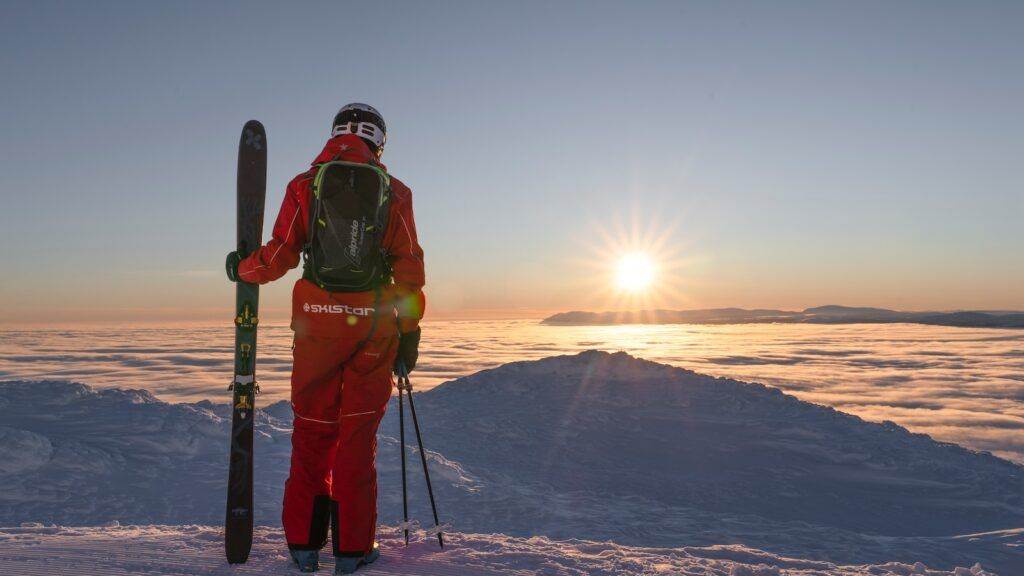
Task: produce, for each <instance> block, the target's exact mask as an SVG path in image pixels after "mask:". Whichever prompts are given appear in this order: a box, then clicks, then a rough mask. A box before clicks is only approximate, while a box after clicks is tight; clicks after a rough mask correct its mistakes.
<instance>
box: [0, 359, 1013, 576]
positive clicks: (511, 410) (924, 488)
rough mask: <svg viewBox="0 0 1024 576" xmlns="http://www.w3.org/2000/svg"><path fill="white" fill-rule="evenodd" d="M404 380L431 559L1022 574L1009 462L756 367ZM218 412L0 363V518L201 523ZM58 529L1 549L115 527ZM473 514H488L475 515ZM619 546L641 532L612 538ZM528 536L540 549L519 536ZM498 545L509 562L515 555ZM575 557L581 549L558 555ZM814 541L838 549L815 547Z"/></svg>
mask: <svg viewBox="0 0 1024 576" xmlns="http://www.w3.org/2000/svg"><path fill="white" fill-rule="evenodd" d="M416 402H417V408H418V409H419V412H420V415H421V418H422V420H423V422H422V424H423V432H424V439H425V442H426V444H427V448H428V454H427V456H428V460H429V461H430V466H431V476H432V477H433V478H434V485H435V490H436V492H437V495H438V502H439V507H440V511H441V515H442V521H453V524H454V525H455V529H456V530H457V531H459V532H461V533H462V534H460V535H458V536H457V538H458V539H460V540H459V541H460V542H463V543H468V544H466V546H465V549H464V550H463V551H462V552H456V551H453V552H452V555H451V556H450V557H449V556H445V559H443V560H437V562H441V563H442V564H443V563H444V562H455V561H456V559H459V558H463V556H465V558H477V559H479V558H491V560H493V563H492V564H486V563H485V564H486V565H485V564H480V569H481V570H484V569H487V570H499V571H498V572H494V573H500V574H508V573H516V572H514V570H516V569H518V570H526V572H522V573H550V574H588V573H595V574H632V573H638V572H635V570H637V569H638V568H637V567H636V566H632V567H626V566H625V565H622V566H620V565H617V564H616V565H608V567H601V566H600V565H599V564H595V563H594V562H597V560H594V559H589V560H585V561H584V560H580V555H581V554H582V553H581V552H580V549H578V547H580V546H583V547H584V549H586V550H596V551H597V552H595V554H597V555H598V556H600V557H601V558H603V559H605V560H607V557H612V556H615V555H616V554H619V555H622V556H624V557H625V558H626V559H628V558H632V557H633V556H637V557H648V556H649V557H650V558H651V560H650V562H651V566H660V565H662V564H664V566H666V567H667V568H666V571H663V572H657V571H650V572H648V573H652V574H658V573H667V574H674V573H681V574H689V573H695V574H697V573H699V574H730V575H736V576H746V575H747V574H756V575H760V574H783V573H792V574H804V573H806V574H869V573H870V574H890V573H891V574H901V575H909V574H914V572H912V571H907V569H906V566H913V565H914V563H915V562H918V561H920V562H923V563H925V564H927V565H928V566H932V567H938V568H942V569H945V570H947V571H951V570H953V569H954V568H955V567H957V566H960V567H964V566H972V565H974V564H975V563H977V562H980V563H981V565H982V566H984V567H985V569H986V570H990V571H992V570H994V571H995V572H998V573H1000V574H1003V575H1005V576H1016V575H1019V574H1024V468H1022V467H1021V466H1019V465H1016V464H1013V463H1010V462H1007V461H1004V460H1000V459H998V458H995V457H993V456H991V455H988V454H982V453H977V452H972V451H970V450H966V449H964V448H961V447H958V446H954V445H950V444H943V443H938V442H935V441H933V440H931V439H930V438H928V437H926V436H923V435H920V434H912V433H910V432H908V431H906V430H905V429H903V428H900V427H899V426H896V425H894V424H892V423H884V424H874V423H869V422H865V421H863V420H861V419H859V418H856V417H853V416H850V415H847V414H843V413H840V412H837V411H835V410H832V409H831V408H826V407H822V406H815V405H811V404H807V403H805V402H800V401H798V400H796V399H795V398H793V397H790V396H787V395H785V394H782V393H781V392H779V391H778V390H776V389H772V388H768V387H765V386H761V385H757V384H746V383H742V382H737V381H734V380H727V379H716V378H712V377H708V376H703V375H700V374H695V373H693V372H689V371H686V370H682V369H678V368H672V367H669V366H664V365H660V364H655V363H653V362H648V361H644V360H638V359H635V358H632V357H630V356H628V355H626V354H622V353H619V354H607V353H602V352H585V353H581V354H578V355H574V356H561V357H552V358H547V359H543V360H539V361H532V362H517V363H512V364H508V365H505V366H502V367H500V368H497V369H493V370H486V371H483V372H480V373H478V374H475V375H473V376H469V377H466V378H462V379H459V380H456V381H453V382H450V383H447V384H445V385H442V386H440V387H438V388H436V389H434V390H431V391H428V392H422V393H417V397H416ZM228 416H229V411H228V409H227V406H226V405H221V404H213V403H211V402H208V401H203V402H198V403H195V404H168V403H165V402H161V401H159V400H157V399H156V398H154V397H153V396H152V395H151V394H150V393H148V392H145V391H138V390H134V391H133V390H119V389H106V390H94V389H91V388H89V387H88V386H85V385H82V384H72V383H67V382H8V383H0V526H4V525H6V526H18V525H20V524H22V523H25V522H42V523H46V524H55V525H64V526H68V525H72V526H102V525H104V524H106V523H110V522H120V523H122V524H139V525H151V524H161V525H166V524H176V525H192V524H198V525H207V526H219V525H220V523H221V522H222V516H223V506H224V500H223V498H224V483H225V480H226V466H227V443H228V428H229V425H230V422H229V418H228ZM290 424H291V410H290V407H289V405H288V404H287V403H285V402H278V403H275V404H272V405H270V406H266V407H265V408H264V409H262V410H259V411H258V413H257V428H256V464H255V465H256V484H255V493H256V496H255V503H256V521H257V523H258V524H263V525H276V524H277V522H278V518H279V517H280V501H281V491H282V487H283V483H284V479H285V476H286V474H287V467H288V458H289V454H290V432H291V430H290ZM396 436H397V415H396V413H395V410H394V409H391V410H389V413H388V415H387V416H386V418H385V421H384V423H383V425H382V428H381V435H380V437H379V444H380V446H379V450H378V471H379V477H380V489H379V506H380V518H381V521H382V522H385V523H395V522H397V521H398V520H399V519H400V517H401V512H400V511H401V492H400V477H399V458H398V453H397V452H398V442H397V440H396V439H395V437H396ZM407 450H408V451H409V454H408V457H409V462H410V464H411V467H410V473H409V479H410V496H411V501H410V504H411V513H412V517H413V518H418V519H419V520H420V521H421V522H423V521H424V520H425V519H427V518H430V514H429V506H428V505H427V502H426V498H425V487H424V485H423V483H422V475H421V474H420V470H419V467H418V462H419V456H418V454H417V453H416V452H415V450H414V449H413V448H411V447H408V448H407ZM76 530H78V529H70V528H62V529H58V528H47V529H35V528H31V529H29V528H26V529H24V530H20V531H19V530H17V529H15V530H8V531H6V532H5V534H7V535H6V536H5V537H4V538H2V539H0V557H3V558H6V560H4V561H8V562H15V563H16V562H19V561H24V562H25V566H29V565H31V563H32V562H35V560H32V559H31V558H29V557H28V556H25V557H21V556H17V555H18V554H24V550H29V549H31V550H47V549H49V550H51V551H53V550H56V551H55V552H52V554H53V555H56V557H57V559H56V560H54V561H58V560H59V561H65V560H68V559H70V560H71V561H73V559H74V555H75V553H74V552H72V550H73V548H68V551H67V552H62V551H60V550H59V546H58V544H57V543H58V542H61V541H64V540H66V541H67V542H69V543H72V542H81V545H82V546H85V547H86V548H85V549H84V550H87V549H88V547H89V546H94V547H97V548H96V550H100V549H101V544H102V542H104V541H107V542H110V541H111V539H113V541H114V542H117V543H121V542H123V538H122V539H118V538H116V537H115V536H117V535H120V536H123V537H124V538H128V537H129V536H131V535H132V534H135V532H131V531H130V530H129V529H127V528H125V529H121V528H118V529H116V530H113V529H111V530H108V532H110V534H111V535H108V536H104V534H103V530H102V529H100V530H97V531H92V532H90V531H89V530H85V529H84V528H83V529H82V530H81V531H76ZM133 530H136V531H137V533H138V534H140V535H141V536H140V537H146V536H145V535H146V534H149V533H150V532H152V531H157V532H159V531H161V530H163V531H164V532H166V533H167V534H170V535H171V536H172V538H171V543H170V544H168V546H171V548H168V549H167V550H170V549H173V548H175V547H176V548H179V549H182V550H191V549H192V548H196V547H198V548H202V547H203V546H207V545H208V546H209V547H210V549H211V550H213V549H215V550H216V552H217V553H218V554H216V555H213V556H211V558H220V556H219V554H220V550H221V548H220V546H221V545H220V539H219V538H220V537H219V529H218V530H214V529H212V528H208V529H207V528H204V529H199V528H197V529H195V531H196V534H197V536H195V538H192V537H191V536H190V534H189V533H190V531H189V530H186V529H183V528H180V527H179V528H174V527H168V528H162V529H161V528H139V529H133ZM211 530H214V531H215V532H216V533H217V536H216V537H215V538H214V537H212V536H210V534H209V532H210V531H211ZM489 533H500V534H499V535H497V536H490V537H485V536H480V534H489ZM175 534H177V535H176V536H175ZM204 534H205V536H202V535H204ZM262 534H263V536H261V538H262V540H261V544H260V545H259V546H258V547H257V548H258V550H262V551H263V552H260V554H258V558H257V559H258V562H264V563H267V562H269V564H259V565H260V566H270V567H272V566H274V565H275V564H274V562H277V561H278V560H280V559H278V560H275V558H276V556H273V554H278V555H280V550H283V546H280V541H279V540H278V539H276V538H277V536H276V532H275V531H274V530H270V531H264V532H262ZM506 535H507V536H506ZM51 536H52V537H53V538H54V539H55V540H53V541H52V542H51V541H49V540H47V538H50V537H51ZM200 536H202V537H200ZM531 536H543V537H544V538H543V539H540V540H537V539H534V540H530V542H535V543H537V547H536V548H535V549H534V550H533V551H531V550H530V549H528V548H527V549H524V547H525V546H526V545H524V544H522V542H523V541H521V540H519V539H518V538H526V537H531ZM76 538H77V540H76ZM104 538H107V540H104ZM153 538H154V539H155V538H156V537H155V536H154V537H153ZM190 538H191V539H190ZM203 538H206V539H208V540H210V542H207V543H206V544H203V542H205V540H203ZM548 538H549V539H551V540H547V539H548ZM576 539H584V540H590V541H607V542H614V543H615V544H601V545H597V544H593V545H592V544H583V543H580V542H578V541H576ZM385 541H387V540H385ZM47 542H50V543H49V544H47ZM89 542H94V543H93V544H90V543H89ZM22 544H24V546H22ZM69 545H70V544H69ZM8 546H12V547H14V548H12V550H14V552H10V553H8ZM47 546H50V548H47ZM260 546H263V547H262V548H260ZM275 546H277V548H276V550H277V551H276V552H273V551H272V550H273V549H274V548H275ZM637 546H657V547H660V548H659V549H657V551H655V552H650V550H651V549H648V548H645V549H643V550H647V552H645V551H640V550H639V549H636V548H628V547H637ZM680 546H699V547H704V548H700V550H703V552H701V553H700V555H699V556H700V558H703V559H704V560H709V558H710V555H713V554H715V553H716V552H709V551H708V550H715V549H718V548H714V547H715V546H718V547H721V546H727V547H728V546H733V547H739V548H721V549H722V550H727V552H723V554H725V553H727V554H739V552H737V550H743V552H742V553H743V554H744V555H746V556H745V557H748V559H747V560H738V557H736V556H728V557H727V558H726V559H728V560H730V561H733V562H742V564H736V565H735V566H727V565H722V566H721V567H715V568H707V567H705V568H704V570H705V571H704V572H685V571H683V572H679V571H673V570H677V569H678V570H683V569H685V570H691V569H692V570H697V569H698V568H696V564H692V563H691V564H692V565H691V564H682V565H681V566H682V568H679V567H678V566H676V565H675V564H672V562H675V561H676V560H678V557H679V556H680V553H679V552H678V551H679V550H680V548H679V547H680ZM153 547H154V548H153V550H154V551H153V552H152V553H153V554H154V555H156V556H159V555H160V554H162V553H166V552H167V550H164V551H161V549H159V546H157V544H156V543H155V541H154V543H153ZM421 548H422V547H420V548H417V550H420V549H421ZM23 549H24V550H23ZM694 549H695V548H685V549H684V550H687V551H689V550H694ZM204 550H205V548H204ZM488 550H490V551H492V552H493V555H492V556H487V553H488V552H487V551H488ZM536 550H544V554H547V555H550V556H551V558H550V559H549V560H543V559H541V558H539V557H536V555H535V552H536ZM666 550H668V551H666ZM758 550H769V551H770V553H769V552H759V551H758ZM83 553H84V552H83ZM403 553H407V554H419V553H420V552H414V551H412V550H409V551H404V552H403ZM97 554H98V552H97ZM204 554H205V552H204ZM424 554H426V553H424ZM542 555H543V554H542ZM583 555H584V556H586V555H585V554H583ZM644 555H648V556H644ZM773 555H777V556H773ZM16 556H17V557H18V558H21V560H16V559H15V557H16ZM518 557H523V558H525V560H523V562H525V563H526V564H524V565H525V566H527V567H526V568H523V567H518V568H517V567H516V564H515V561H514V558H518ZM782 557H791V558H813V559H815V560H814V561H810V560H808V561H802V560H801V561H799V562H808V563H809V564H806V565H802V566H801V567H797V566H796V565H795V564H784V563H780V562H782V560H780V558H782ZM427 558H428V557H426V556H424V557H422V558H421V557H420V556H414V557H409V561H410V562H419V561H423V562H427ZM429 558H431V559H432V558H435V557H433V556H430V557H429ZM759 558H760V559H759ZM762 560H764V562H762ZM769 560H770V561H769ZM459 561H461V560H459ZM577 561H579V562H583V564H580V565H581V566H585V568H578V567H574V566H576V565H575V564H572V563H571V562H577ZM625 561H626V560H623V562H625ZM431 562H434V561H433V560H431ZM465 562H466V563H468V562H470V561H469V560H465ZM481 562H483V561H482V560H481ZM548 562H550V563H553V564H550V565H549V564H548ZM560 562H561V564H560ZM566 562H568V564H565V563H566ZM586 562H591V563H590V564H587V563H586ZM686 562H690V560H686ZM694 562H696V561H694ZM772 562H774V564H772ZM786 562H789V561H786ZM793 562H797V561H793ZM828 562H831V563H834V564H836V565H844V566H847V567H846V568H841V569H840V568H834V569H833V568H822V567H821V566H825V565H826V563H828ZM890 562H897V563H899V562H902V563H903V564H902V567H898V566H897V564H891V565H890V564H887V563H890ZM435 563H436V562H435ZM759 563H766V567H763V568H757V567H756V566H757V565H758V564H759ZM811 564H814V565H815V566H817V567H815V566H811ZM255 565H256V564H254V566H255ZM430 565H431V566H433V564H430ZM466 565H468V564H466ZM857 565H871V566H876V567H877V566H890V568H878V569H877V570H889V572H879V571H877V570H876V571H875V572H871V571H870V569H868V568H864V567H861V568H856V566H857ZM0 566H2V565H0ZM381 566H382V568H381V569H384V568H386V566H387V564H382V565H381ZM474 566H476V565H474ZM538 566H540V567H539V568H538ZM786 566H789V568H786ZM773 567H777V568H778V569H779V570H796V569H797V568H799V569H801V570H805V572H793V571H790V572H785V571H782V572H772V571H771V570H775V569H776V568H773ZM163 569H164V568H161V570H163ZM166 569H168V570H173V569H174V566H173V565H172V564H168V565H167V566H166ZM197 569H199V568H197ZM201 569H202V570H210V571H207V572H189V573H199V574H207V573H209V574H219V573H221V572H218V571H217V570H225V569H226V568H224V567H221V568H217V565H216V564H203V565H202V567H201ZM268 569H270V568H268ZM474 569H477V568H474ZM549 569H550V570H549ZM643 569H648V568H643ZM424 570H427V569H426V568H425V569H424ZM430 570H435V568H430ZM436 570H443V568H436ZM510 570H511V571H510ZM544 570H549V571H548V572H544ZM574 570H575V571H574ZM591 570H594V572H591ZM601 570H604V572H602V571H601ZM650 570H654V568H650ZM715 570H719V571H717V572H716V571H715ZM744 570H746V571H744ZM750 570H753V571H750ZM758 570H760V571H758ZM815 570H817V572H815ZM843 570H845V571H843ZM857 570H860V572H858V571H857ZM865 570H869V571H865ZM901 570H902V571H901ZM538 571H539V572H538ZM18 573H19V572H10V571H5V570H2V569H0V574H18ZM127 573H131V572H127ZM155 573H156V574H163V573H164V572H155ZM169 573H171V574H177V573H176V572H169ZM255 573H260V572H255ZM381 573H387V572H381ZM413 573H424V574H427V573H439V574H440V573H444V572H426V571H425V572H413ZM461 573H468V572H461ZM478 573H486V572H478ZM639 573H643V571H642V570H641V572H639ZM918 573H921V572H918ZM931 573H934V574H940V573H941V574H945V573H946V572H934V571H933V572H931ZM29 574H31V572H29ZM114 574H116V572H114ZM964 574H966V572H963V570H961V572H960V573H958V574H957V576H963V575H964Z"/></svg>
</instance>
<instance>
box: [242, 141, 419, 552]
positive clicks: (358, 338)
mask: <svg viewBox="0 0 1024 576" xmlns="http://www.w3.org/2000/svg"><path fill="white" fill-rule="evenodd" d="M331 160H345V161H348V162H363V163H370V162H376V159H375V157H374V155H373V153H372V152H370V149H369V147H368V146H367V145H366V143H365V142H363V140H362V139H360V138H359V137H358V136H355V135H351V134H346V135H342V136H338V137H336V138H332V139H331V140H329V141H328V142H327V145H326V146H325V147H324V149H323V151H322V152H321V153H320V155H319V156H317V157H316V159H315V160H314V161H313V164H314V165H315V164H319V163H322V162H328V161H331ZM315 176H316V168H315V167H314V168H311V169H310V170H308V171H306V172H304V173H302V174H300V175H298V176H296V177H295V178H294V179H293V180H292V181H291V182H290V183H289V184H288V190H287V192H286V193H285V197H284V202H283V203H282V205H281V211H280V213H279V214H278V216H277V221H276V223H275V224H274V234H273V238H272V239H271V240H270V241H269V242H267V244H266V245H264V246H262V247H261V248H260V249H259V250H257V251H256V252H254V253H253V254H251V255H250V256H249V257H248V258H246V259H245V260H243V261H242V262H241V264H239V266H238V276H239V278H240V279H241V280H242V281H245V282H253V283H259V284H264V283H266V282H270V281H271V280H276V279H277V278H280V277H281V276H283V275H284V274H285V273H286V272H287V271H288V270H290V269H292V268H294V267H295V266H296V265H298V263H299V260H300V255H301V253H302V248H303V246H304V245H305V243H306V234H307V227H308V223H309V209H310V205H309V204H310V196H311V195H310V185H311V184H312V182H313V178H314V177H315ZM388 222H389V224H388V228H387V230H386V232H385V236H384V243H383V246H384V249H385V250H386V252H387V254H388V260H389V262H390V264H391V267H392V270H393V283H392V284H388V285H387V286H384V287H383V289H382V291H381V294H380V296H379V297H378V295H376V294H375V293H374V292H372V291H371V292H335V293H331V292H327V291H325V290H322V289H320V288H319V287H318V286H316V284H314V283H313V282H310V281H308V280H306V279H300V280H299V281H298V282H296V283H295V288H294V289H293V291H292V330H294V331H295V346H294V349H293V356H294V367H293V369H292V409H293V412H294V415H295V418H294V431H293V433H292V460H291V471H290V473H289V476H288V480H287V482H285V491H284V511H283V514H282V521H283V523H284V530H285V537H286V539H287V541H288V546H289V547H290V548H292V549H301V550H319V549H320V548H322V547H323V546H324V544H325V543H326V541H327V528H328V525H330V527H331V528H332V532H333V534H334V538H333V544H334V545H333V549H334V553H335V555H340V556H362V555H363V554H365V553H367V552H369V551H370V549H371V547H372V546H373V541H374V536H375V533H376V529H377V470H376V468H375V466H374V457H375V454H376V450H377V426H378V425H379V424H380V420H381V418H382V417H383V416H384V410H385V408H386V407H387V402H388V399H389V398H390V397H391V387H392V385H393V382H392V377H391V368H392V365H393V364H394V361H395V356H396V354H397V346H398V338H397V335H398V329H399V326H400V328H401V330H402V331H411V330H414V329H415V328H416V327H417V325H418V324H419V320H420V318H422V316H423V308H424V303H425V298H424V296H423V291H422V288H423V284H424V272H423V249H422V248H420V245H419V242H418V241H417V239H416V224H415V222H414V220H413V213H412V192H411V191H410V190H409V188H407V187H406V186H405V185H404V184H402V183H401V182H399V181H398V179H396V178H394V177H392V178H391V211H390V215H389V220H388Z"/></svg>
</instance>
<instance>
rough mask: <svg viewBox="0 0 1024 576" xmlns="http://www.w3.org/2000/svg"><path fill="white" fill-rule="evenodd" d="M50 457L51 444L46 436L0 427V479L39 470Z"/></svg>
mask: <svg viewBox="0 0 1024 576" xmlns="http://www.w3.org/2000/svg"><path fill="white" fill-rule="evenodd" d="M52 455H53V444H51V443H50V440H49V439H48V438H47V437H46V436H42V435H39V434H36V433H35V432H29V431H28V430H18V429H17V428H8V427H6V426H0V477H2V476H5V475H10V474H25V473H28V472H29V471H31V470H35V469H37V468H40V467H42V466H43V465H44V464H46V463H47V462H48V461H49V460H50V457H51V456H52Z"/></svg>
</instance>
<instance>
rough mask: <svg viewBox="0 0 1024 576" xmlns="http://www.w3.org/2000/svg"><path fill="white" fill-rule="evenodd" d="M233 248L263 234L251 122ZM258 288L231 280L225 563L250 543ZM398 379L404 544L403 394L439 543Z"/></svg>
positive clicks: (259, 151)
mask: <svg viewBox="0 0 1024 576" xmlns="http://www.w3.org/2000/svg"><path fill="white" fill-rule="evenodd" d="M237 182H238V184H237V191H236V193H237V202H238V209H237V210H238V213H237V222H236V226H237V242H238V243H237V250H238V253H239V254H241V255H245V254H248V253H249V252H252V251H253V250H256V249H257V248H259V247H260V244H261V240H262V236H263V208H264V200H265V198H266V192H267V132H266V130H265V129H264V128H263V124H260V123H259V122H257V121H256V120H250V121H248V122H246V123H245V126H244V127H243V128H242V137H241V140H240V141H239V143H238V178H237ZM259 301H260V288H259V285H257V284H249V283H247V282H237V283H236V284H235V370H234V378H233V379H232V382H231V386H230V390H231V391H232V398H231V407H232V408H231V456H230V463H229V468H228V497H227V511H226V515H225V520H224V550H225V552H226V553H227V559H228V562H230V563H231V564H241V563H244V562H245V561H246V560H248V558H249V550H250V549H251V547H252V526H253V488H252V478H253V472H252V457H253V450H252V440H253V425H254V417H255V412H256V408H255V399H256V394H257V393H258V392H259V385H257V383H256V327H257V325H258V324H259ZM399 372H400V373H399V380H398V402H399V410H400V412H399V420H400V421H401V426H402V430H401V436H402V450H401V451H402V502H403V509H404V511H405V543H406V544H408V543H409V506H408V498H407V497H406V483H405V416H404V414H405V411H404V409H402V396H403V394H404V393H408V394H409V408H410V410H411V411H412V419H413V424H414V425H415V427H416V440H417V442H419V447H420V459H421V460H422V462H423V474H424V476H425V477H426V479H427V492H428V493H429V494H430V506H431V508H432V509H433V512H434V530H436V531H437V541H438V543H439V544H441V547H442V548H443V547H444V539H443V538H442V536H441V532H440V525H439V523H438V519H437V506H436V505H435V503H434V490H433V488H432V487H431V485H430V472H429V471H428V470H427V457H426V453H425V452H424V450H423V439H422V438H421V436H420V425H419V421H418V419H417V418H416V408H415V406H414V405H413V401H412V385H411V384H409V374H408V372H407V371H406V370H405V369H404V366H400V371H399Z"/></svg>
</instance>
